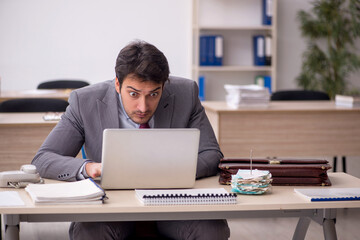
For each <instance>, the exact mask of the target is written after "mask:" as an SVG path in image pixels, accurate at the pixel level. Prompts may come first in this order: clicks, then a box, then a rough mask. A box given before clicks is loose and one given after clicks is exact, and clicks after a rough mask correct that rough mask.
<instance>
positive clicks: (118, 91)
mask: <svg viewBox="0 0 360 240" xmlns="http://www.w3.org/2000/svg"><path fill="white" fill-rule="evenodd" d="M115 89H116V92H117V93H119V94H120V83H119V80H118V79H117V78H115Z"/></svg>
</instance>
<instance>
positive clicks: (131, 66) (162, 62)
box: [115, 40, 170, 86]
mask: <svg viewBox="0 0 360 240" xmlns="http://www.w3.org/2000/svg"><path fill="white" fill-rule="evenodd" d="M115 73H116V77H117V79H118V81H119V84H120V86H122V83H123V81H124V79H125V78H126V76H128V75H134V76H135V77H137V78H140V79H141V80H142V81H153V82H156V83H162V84H164V83H165V82H166V81H167V80H168V78H169V74H170V70H169V64H168V61H167V59H166V57H165V55H164V54H163V53H162V52H161V51H160V50H159V49H157V48H156V47H155V46H153V45H151V44H149V43H147V42H144V41H140V40H137V41H134V42H131V43H130V44H128V45H127V46H125V47H124V48H123V49H121V51H120V53H119V55H118V57H117V59H116V66H115Z"/></svg>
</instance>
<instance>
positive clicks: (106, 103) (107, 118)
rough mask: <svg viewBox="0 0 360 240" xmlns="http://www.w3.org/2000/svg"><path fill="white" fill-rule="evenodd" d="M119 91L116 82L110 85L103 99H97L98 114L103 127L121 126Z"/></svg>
mask: <svg viewBox="0 0 360 240" xmlns="http://www.w3.org/2000/svg"><path fill="white" fill-rule="evenodd" d="M118 97H119V96H118V93H117V92H116V90H115V82H114V81H112V85H109V88H108V89H107V92H106V93H105V96H104V98H103V99H97V101H96V102H97V107H98V114H99V118H100V122H101V127H102V129H106V128H119V126H120V123H119V108H118V101H119V100H118Z"/></svg>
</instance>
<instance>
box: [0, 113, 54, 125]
mask: <svg viewBox="0 0 360 240" xmlns="http://www.w3.org/2000/svg"><path fill="white" fill-rule="evenodd" d="M45 114H47V113H45V112H41V113H39V112H37V113H0V128H1V127H4V126H14V125H15V126H21V125H54V126H55V125H56V124H57V122H58V121H45V120H44V119H43V117H44V116H45ZM58 114H61V113H58Z"/></svg>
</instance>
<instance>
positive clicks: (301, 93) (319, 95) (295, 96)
mask: <svg viewBox="0 0 360 240" xmlns="http://www.w3.org/2000/svg"><path fill="white" fill-rule="evenodd" d="M271 100H275V101H302V100H308V101H312V100H330V98H329V95H328V94H327V93H325V92H321V91H310V90H283V91H277V92H274V93H273V94H272V95H271Z"/></svg>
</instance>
